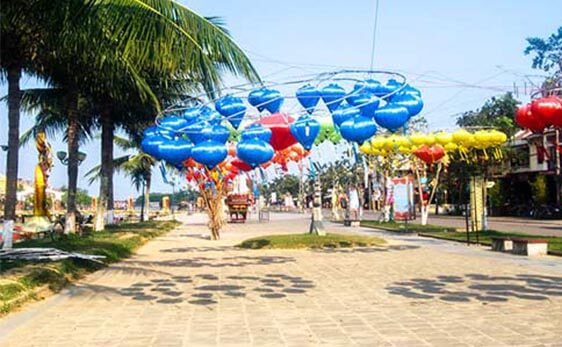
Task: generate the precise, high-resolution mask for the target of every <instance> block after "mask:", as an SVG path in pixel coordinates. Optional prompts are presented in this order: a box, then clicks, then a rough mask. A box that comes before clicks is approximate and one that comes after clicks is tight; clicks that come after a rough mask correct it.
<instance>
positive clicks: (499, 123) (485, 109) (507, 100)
mask: <svg viewBox="0 0 562 347" xmlns="http://www.w3.org/2000/svg"><path fill="white" fill-rule="evenodd" d="M518 105H519V101H517V100H516V99H514V98H513V95H512V94H511V93H506V94H504V95H502V96H499V97H495V96H494V97H492V98H490V99H489V100H487V101H486V102H485V103H484V105H483V106H482V107H481V108H479V109H476V110H472V111H467V112H464V113H463V114H462V115H461V116H460V117H458V118H457V125H458V126H460V127H493V128H497V129H498V130H500V131H503V132H505V133H506V134H507V135H508V137H511V136H512V135H513V134H514V133H515V131H516V130H517V127H516V125H515V120H514V117H515V112H516V111H517V106H518Z"/></svg>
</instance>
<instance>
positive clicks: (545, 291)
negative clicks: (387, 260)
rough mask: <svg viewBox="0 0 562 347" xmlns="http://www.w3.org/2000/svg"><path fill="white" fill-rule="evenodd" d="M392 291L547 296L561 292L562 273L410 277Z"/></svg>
mask: <svg viewBox="0 0 562 347" xmlns="http://www.w3.org/2000/svg"><path fill="white" fill-rule="evenodd" d="M386 290H387V291H388V292H389V293H390V294H392V295H400V296H403V297H406V298H411V299H439V300H442V301H450V302H470V301H481V302H505V301H508V300H509V299H512V298H517V299H523V300H537V301H539V300H548V299H549V298H550V297H553V296H562V277H555V276H542V275H531V274H518V275H515V276H489V275H484V274H474V273H470V274H465V275H464V276H437V277H435V278H430V279H425V278H412V279H410V280H408V281H400V282H395V283H393V284H392V285H390V286H387V287H386Z"/></svg>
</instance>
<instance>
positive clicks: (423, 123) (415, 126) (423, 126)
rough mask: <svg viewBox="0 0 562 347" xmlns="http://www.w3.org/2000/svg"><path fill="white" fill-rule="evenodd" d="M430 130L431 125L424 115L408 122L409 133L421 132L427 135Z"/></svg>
mask: <svg viewBox="0 0 562 347" xmlns="http://www.w3.org/2000/svg"><path fill="white" fill-rule="evenodd" d="M428 130H429V123H428V122H427V118H425V116H424V115H421V114H420V115H417V116H414V117H412V119H410V121H409V122H408V132H409V133H415V132H421V133H425V132H427V131H428Z"/></svg>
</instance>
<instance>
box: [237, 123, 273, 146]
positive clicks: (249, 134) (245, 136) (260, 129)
mask: <svg viewBox="0 0 562 347" xmlns="http://www.w3.org/2000/svg"><path fill="white" fill-rule="evenodd" d="M271 135H272V133H271V130H270V129H267V128H265V127H264V126H263V125H261V124H258V123H254V124H252V125H250V126H248V127H246V128H244V130H242V134H241V139H242V140H249V139H253V138H258V139H260V140H262V141H265V142H268V143H269V141H270V140H271Z"/></svg>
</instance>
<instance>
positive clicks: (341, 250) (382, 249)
mask: <svg viewBox="0 0 562 347" xmlns="http://www.w3.org/2000/svg"><path fill="white" fill-rule="evenodd" d="M418 248H420V246H411V245H392V246H387V247H352V248H321V249H313V250H312V251H314V252H319V253H379V252H393V251H409V250H413V249H418Z"/></svg>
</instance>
